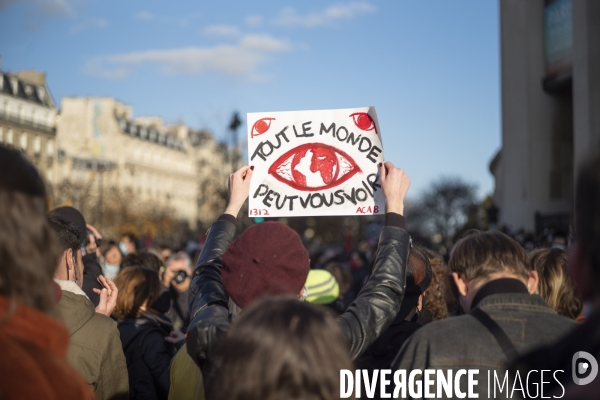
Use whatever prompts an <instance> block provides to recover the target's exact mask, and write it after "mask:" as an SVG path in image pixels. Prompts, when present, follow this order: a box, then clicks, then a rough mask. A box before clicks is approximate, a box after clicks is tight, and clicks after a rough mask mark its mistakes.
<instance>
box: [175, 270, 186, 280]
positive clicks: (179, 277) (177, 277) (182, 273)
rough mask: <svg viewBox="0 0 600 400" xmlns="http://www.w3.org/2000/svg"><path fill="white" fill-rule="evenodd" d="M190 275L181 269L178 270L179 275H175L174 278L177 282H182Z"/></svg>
mask: <svg viewBox="0 0 600 400" xmlns="http://www.w3.org/2000/svg"><path fill="white" fill-rule="evenodd" d="M187 277H188V274H187V272H185V271H183V270H181V271H177V275H175V278H173V280H174V281H175V283H182V282H183V281H185V279H186V278H187Z"/></svg>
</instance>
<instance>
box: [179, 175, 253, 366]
mask: <svg viewBox="0 0 600 400" xmlns="http://www.w3.org/2000/svg"><path fill="white" fill-rule="evenodd" d="M251 178H252V168H250V167H242V168H240V169H239V170H237V171H236V172H235V173H233V174H231V175H230V176H229V202H228V205H227V208H226V209H225V213H224V214H223V215H222V216H221V217H219V220H217V221H216V222H215V223H213V224H212V226H211V227H210V230H209V232H208V237H207V239H206V243H205V244H204V248H203V249H202V253H201V254H200V257H199V259H198V263H197V264H196V269H195V271H194V277H193V279H192V283H191V285H190V315H191V321H190V325H189V328H188V336H187V339H186V343H187V351H188V353H189V355H190V356H191V357H192V358H193V359H194V361H195V362H196V364H198V366H199V367H200V368H204V363H205V361H206V360H207V358H208V354H209V353H210V351H211V350H212V348H213V345H214V344H215V343H216V342H217V341H218V339H219V338H220V337H221V336H222V335H223V334H225V332H227V329H228V328H229V309H228V301H229V298H228V296H227V293H225V289H224V288H223V282H222V281H221V256H222V255H223V253H224V252H225V251H226V250H227V248H228V247H229V244H230V243H231V241H232V240H233V238H234V236H235V231H236V227H235V219H236V217H237V215H238V213H239V211H240V209H241V208H242V205H243V204H244V202H245V201H246V198H247V197H248V193H249V191H250V179H251Z"/></svg>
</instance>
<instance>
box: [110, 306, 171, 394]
mask: <svg viewBox="0 0 600 400" xmlns="http://www.w3.org/2000/svg"><path fill="white" fill-rule="evenodd" d="M118 328H119V332H120V333H121V343H122V344H123V352H124V353H125V358H126V359H127V370H128V372H129V398H130V399H132V400H133V399H144V400H150V399H165V400H166V399H167V398H168V395H169V386H170V379H169V374H170V365H171V359H172V358H173V356H174V355H175V346H174V345H173V344H171V343H169V342H167V341H165V337H166V336H169V334H170V333H171V331H172V330H173V328H172V326H171V321H169V320H168V319H167V318H166V317H164V316H162V315H158V314H154V313H150V312H146V313H143V314H142V315H141V316H140V317H139V318H125V319H123V320H121V321H118Z"/></svg>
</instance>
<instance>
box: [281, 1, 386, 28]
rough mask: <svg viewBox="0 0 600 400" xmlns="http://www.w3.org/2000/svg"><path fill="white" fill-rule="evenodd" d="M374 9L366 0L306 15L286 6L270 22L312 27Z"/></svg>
mask: <svg viewBox="0 0 600 400" xmlns="http://www.w3.org/2000/svg"><path fill="white" fill-rule="evenodd" d="M375 10H376V9H375V7H374V6H373V5H371V4H369V3H366V2H355V3H348V4H338V5H334V6H331V7H329V8H327V9H325V10H323V11H321V12H316V13H311V14H307V15H300V14H298V13H297V12H296V10H295V9H293V8H291V7H287V8H284V9H283V10H282V11H281V13H280V14H279V16H278V17H276V18H275V19H274V20H273V21H272V22H273V23H274V24H275V25H280V26H285V27H302V28H314V27H317V26H325V25H331V24H332V23H333V22H335V21H336V20H341V19H352V18H354V17H356V16H357V15H360V14H366V13H373V12H375Z"/></svg>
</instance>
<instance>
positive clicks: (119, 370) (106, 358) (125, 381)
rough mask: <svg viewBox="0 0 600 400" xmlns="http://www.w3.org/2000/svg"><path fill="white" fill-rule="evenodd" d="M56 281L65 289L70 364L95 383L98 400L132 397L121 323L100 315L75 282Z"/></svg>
mask: <svg viewBox="0 0 600 400" xmlns="http://www.w3.org/2000/svg"><path fill="white" fill-rule="evenodd" d="M56 282H57V283H58V284H59V285H60V287H61V289H62V297H61V299H60V301H59V302H58V310H59V312H60V314H61V317H62V321H63V323H64V324H65V326H66V327H67V329H68V330H69V335H70V339H69V351H68V353H67V360H68V362H69V364H71V366H72V367H73V368H74V369H75V370H77V372H79V373H80V374H81V376H83V378H84V379H85V380H86V382H87V383H89V384H90V385H91V386H92V388H93V390H94V392H95V394H96V398H97V399H98V400H102V399H111V400H115V399H124V400H126V399H128V398H129V378H128V374H127V365H126V363H125V356H124V355H123V347H122V346H121V339H120V338H119V331H118V330H117V323H116V322H115V321H113V320H112V319H110V318H109V317H107V316H105V315H102V314H97V313H96V311H95V309H94V305H93V304H92V302H91V301H90V300H89V299H88V297H87V296H86V295H85V293H84V292H83V291H82V290H81V288H79V286H77V284H76V283H75V282H70V281H59V280H57V281H56Z"/></svg>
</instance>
